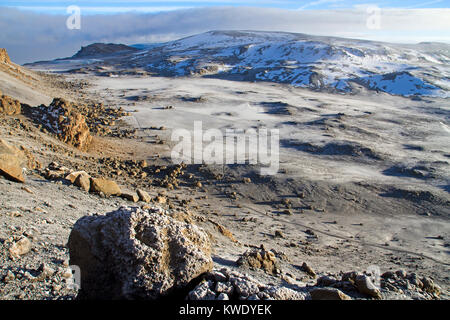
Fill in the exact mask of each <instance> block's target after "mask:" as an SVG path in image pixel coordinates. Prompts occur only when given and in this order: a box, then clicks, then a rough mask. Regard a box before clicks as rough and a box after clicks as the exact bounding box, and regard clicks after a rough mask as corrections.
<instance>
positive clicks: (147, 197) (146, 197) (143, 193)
mask: <svg viewBox="0 0 450 320" xmlns="http://www.w3.org/2000/svg"><path fill="white" fill-rule="evenodd" d="M136 193H137V194H138V196H139V200H141V201H143V202H146V203H149V202H150V201H152V197H150V195H149V194H148V193H147V192H146V191H144V190H142V189H137V190H136Z"/></svg>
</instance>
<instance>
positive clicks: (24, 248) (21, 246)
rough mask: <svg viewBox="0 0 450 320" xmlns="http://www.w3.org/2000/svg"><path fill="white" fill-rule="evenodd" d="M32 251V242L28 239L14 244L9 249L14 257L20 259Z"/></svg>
mask: <svg viewBox="0 0 450 320" xmlns="http://www.w3.org/2000/svg"><path fill="white" fill-rule="evenodd" d="M30 250H31V241H30V240H28V238H26V237H22V238H20V239H19V240H18V241H16V242H14V243H13V244H12V246H11V247H10V248H9V253H10V254H11V256H13V257H16V258H18V257H20V256H22V255H24V254H27V253H28V252H30Z"/></svg>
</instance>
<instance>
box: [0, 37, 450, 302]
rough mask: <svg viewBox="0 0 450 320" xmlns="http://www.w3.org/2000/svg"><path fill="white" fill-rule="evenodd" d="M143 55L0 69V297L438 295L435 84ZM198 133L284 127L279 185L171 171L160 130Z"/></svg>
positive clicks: (439, 104) (444, 246) (441, 240)
mask: <svg viewBox="0 0 450 320" xmlns="http://www.w3.org/2000/svg"><path fill="white" fill-rule="evenodd" d="M220 36H221V37H222V35H220ZM277 36H280V35H277ZM203 37H204V36H203ZM227 37H228V36H227ZM283 37H287V38H288V40H289V41H292V39H291V37H292V35H285V36H283ZM296 37H298V36H296ZM194 39H195V38H194ZM227 39H228V38H227ZM219 40H220V39H219ZM183 41H184V42H186V41H192V39H190V40H181V43H184V42H183ZM227 41H229V39H228V40H227ZM239 41H240V40H239V39H238V40H236V42H235V43H236V45H238V46H240V45H246V43H247V42H248V41H249V40H246V41H247V42H246V41H244V42H243V43H242V44H241V43H240V42H239ZM251 41H254V39H252V40H251ZM219 42H220V41H219ZM217 43H218V39H215V40H214V46H215V47H214V48H216V46H217ZM226 43H227V42H225V45H226ZM171 45H172V46H174V48H175V47H178V49H177V50H181V49H182V50H187V49H186V48H184V47H183V48H182V47H181V46H177V45H176V44H171ZM196 46H200V44H198V43H197V44H196ZM201 47H202V48H203V49H204V50H210V49H209V48H208V47H207V46H206V45H205V44H204V43H203V44H201ZM189 48H190V49H189V50H191V49H192V47H189ZM249 49H250V48H249ZM152 50H153V49H152ZM174 50H175V49H174ZM214 50H215V49H214ZM233 50H234V49H233ZM259 51H261V50H259ZM147 54H149V52H140V53H138V52H132V53H130V52H128V53H126V54H124V56H121V53H115V54H113V55H114V57H111V56H110V55H109V53H108V54H107V56H104V58H102V59H105V61H109V63H112V62H114V63H113V64H110V65H109V66H108V65H106V64H105V63H104V62H102V61H100V62H99V63H97V64H96V63H94V64H89V65H88V66H87V65H86V64H85V62H86V61H85V60H83V59H81V60H80V59H67V60H64V61H63V62H61V61H58V63H56V62H47V63H39V64H35V65H32V66H30V67H31V68H32V69H33V70H34V71H32V70H28V69H26V68H24V67H19V66H17V67H16V66H14V65H13V64H11V63H10V62H9V61H6V60H5V61H4V62H2V64H0V65H1V66H2V68H3V69H2V70H9V71H8V72H9V73H8V77H6V76H5V77H2V78H1V79H2V81H0V85H1V86H0V89H2V94H3V95H2V104H1V108H0V111H1V113H0V137H1V138H2V141H1V144H0V173H1V177H2V178H1V179H0V198H1V202H2V206H1V208H0V243H1V252H0V259H1V261H2V263H1V264H0V281H1V283H2V286H0V298H1V299H39V300H42V299H70V300H71V299H155V298H172V299H182V300H183V299H187V300H246V299H248V300H272V299H275V300H309V299H313V300H321V299H327V300H329V299H331V300H349V299H418V300H433V299H448V297H449V296H448V289H449V266H450V261H449V260H448V236H449V230H450V229H449V221H448V217H449V213H450V212H449V207H450V206H449V204H450V199H449V197H448V162H447V160H446V159H448V154H449V152H450V150H448V144H447V142H448V132H447V131H446V129H445V128H447V126H448V123H447V122H448V117H447V115H448V102H447V100H445V99H444V98H442V97H441V94H440V93H439V94H437V95H436V96H434V95H435V93H436V92H441V91H439V90H443V91H445V88H440V89H436V90H437V91H435V92H434V93H433V94H432V96H430V97H427V96H428V93H427V92H423V91H422V90H423V89H427V88H424V87H420V86H418V87H417V86H416V88H417V90H420V93H419V94H420V95H421V97H422V98H421V99H424V100H423V101H417V99H411V98H406V97H395V96H391V95H389V94H387V93H376V92H375V91H371V90H367V91H364V90H365V87H364V86H363V87H361V88H360V90H361V92H360V94H359V95H356V96H355V95H349V96H346V95H344V96H342V95H341V94H336V93H325V92H312V91H310V90H308V89H302V88H294V87H292V86H287V85H285V84H277V83H275V84H270V83H265V82H264V83H261V84H255V83H248V82H237V81H235V80H231V81H230V80H226V79H218V78H214V77H213V78H208V77H207V74H204V75H205V77H202V78H198V77H197V75H195V74H194V75H192V76H190V77H188V78H171V77H167V78H166V77H151V76H150V75H151V74H152V73H154V72H155V71H154V70H153V69H152V68H150V69H147V68H139V65H138V64H136V65H135V66H131V65H129V64H128V65H125V64H123V59H129V57H131V56H135V57H136V60H137V61H139V60H138V59H140V58H142V59H143V60H142V61H146V63H147V65H148V61H147V60H145V59H147V58H148V57H147V58H146V56H145V55H147ZM150 54H151V52H150ZM243 54H245V53H243ZM367 54H368V53H367ZM139 55H141V57H140V56H139ZM202 55H204V52H203V53H202ZM276 56H278V55H276ZM108 57H110V58H108ZM98 58H99V57H96V59H98ZM108 59H111V60H108ZM441 59H444V60H445V59H446V58H445V57H444V56H442V57H441ZM100 60H101V59H100ZM444 60H443V61H444ZM252 63H253V62H252ZM433 63H436V64H438V62H433ZM14 68H16V69H14ZM444 69H445V68H444ZM55 70H58V71H59V72H60V71H64V73H63V75H61V74H58V75H55V74H54V73H53V72H54V71H55ZM161 70H162V69H161ZM165 70H169V71H170V68H168V67H167V68H165ZM183 70H184V69H183ZM186 70H188V68H187V69H186ZM44 71H45V72H44ZM444 72H445V70H444ZM5 74H6V73H5ZM10 75H13V76H14V77H13V78H14V81H15V82H18V83H19V84H20V86H19V85H10V84H11V83H13V82H12V81H13V80H12V78H11V77H10ZM27 75H29V76H30V77H31V78H28V77H27ZM105 75H107V76H108V77H105ZM159 75H161V74H159ZM166 76H169V74H167V75H166ZM33 79H39V81H37V82H35V80H33ZM250 80H251V79H250ZM407 81H409V80H407ZM430 81H431V80H430ZM15 82H14V83H15ZM37 83H38V84H37ZM352 83H353V82H352ZM354 83H356V82H354ZM352 85H353V84H352ZM355 85H357V84H355ZM35 86H36V87H35ZM12 87H14V88H12ZM436 88H437V87H436ZM366 89H371V88H366ZM34 90H35V91H36V92H38V93H39V92H43V99H42V100H41V101H33V99H28V98H27V97H29V96H28V93H29V92H32V91H34ZM430 90H431V89H430ZM432 90H435V89H432ZM382 91H383V90H382ZM44 93H45V94H44ZM21 94H23V97H24V100H21ZM46 95H47V96H48V95H50V96H48V97H44V96H46ZM36 100H38V99H36ZM234 106H236V107H234ZM194 120H202V121H203V123H204V124H205V126H206V125H207V126H208V127H217V128H226V127H233V126H234V127H240V126H242V127H244V128H250V127H254V126H258V122H260V121H262V122H264V123H265V125H267V126H269V127H277V128H280V130H282V132H281V137H282V140H281V141H280V142H281V149H280V160H281V164H280V171H279V174H277V175H276V176H272V177H264V176H259V175H258V174H257V172H258V167H255V166H250V165H230V166H218V165H208V164H184V163H183V164H179V165H176V164H173V163H172V161H171V159H170V151H171V147H172V145H173V143H172V142H171V141H170V133H171V131H172V130H174V129H177V128H188V129H189V128H190V125H191V122H192V121H194ZM300 133H301V134H300ZM405 159H408V161H406V160H405ZM70 266H72V267H70ZM77 267H79V268H80V269H81V275H80V276H81V277H80V279H81V282H80V283H81V288H80V287H78V286H77V283H78V279H77ZM106 284H107V286H106V287H105V285H106Z"/></svg>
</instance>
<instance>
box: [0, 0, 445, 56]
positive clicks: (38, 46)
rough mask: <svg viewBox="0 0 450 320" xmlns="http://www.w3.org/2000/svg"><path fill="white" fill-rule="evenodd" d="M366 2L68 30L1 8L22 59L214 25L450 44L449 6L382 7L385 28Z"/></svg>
mask: <svg viewBox="0 0 450 320" xmlns="http://www.w3.org/2000/svg"><path fill="white" fill-rule="evenodd" d="M366 9H367V8H365V7H361V8H356V9H346V10H284V9H273V8H250V7H248V8H243V7H240V8H236V7H213V8H195V9H185V10H176V11H169V12H161V13H133V12H130V13H124V14H114V15H86V16H83V15H82V17H81V29H80V30H69V29H67V27H66V20H67V18H68V15H67V16H63V15H48V14H40V13H35V12H30V11H21V10H18V9H13V8H6V7H1V8H0V30H2V32H1V33H0V47H5V48H6V49H7V50H8V52H9V53H10V56H11V58H12V59H13V61H15V62H17V63H25V62H33V61H37V60H48V59H54V58H59V57H67V56H71V55H73V54H74V53H75V52H76V51H77V50H78V49H79V48H80V47H81V46H85V45H88V44H90V43H93V42H116V43H125V44H134V43H146V42H164V41H169V40H174V39H178V38H181V37H184V36H189V35H193V34H197V33H201V32H206V31H210V30H261V31H287V32H299V33H307V34H314V35H327V36H340V37H348V38H360V39H369V40H379V41H391V42H409V43H411V42H412V43H415V42H422V41H441V42H449V43H450V9H383V10H381V12H380V27H381V28H380V29H376V30H374V29H371V28H368V26H367V19H368V18H370V16H371V14H369V13H368V12H367V10H366Z"/></svg>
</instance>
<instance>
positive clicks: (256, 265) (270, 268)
mask: <svg viewBox="0 0 450 320" xmlns="http://www.w3.org/2000/svg"><path fill="white" fill-rule="evenodd" d="M236 263H237V264H238V265H239V266H247V267H250V268H252V269H263V270H264V271H266V272H267V273H269V274H279V273H280V272H281V271H280V267H279V265H278V262H277V258H276V256H275V254H274V253H273V252H272V251H270V250H266V249H265V248H264V247H262V248H259V249H256V248H255V249H251V250H247V251H246V252H244V253H243V254H242V255H241V256H240V257H239V259H238V260H237V261H236Z"/></svg>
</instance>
